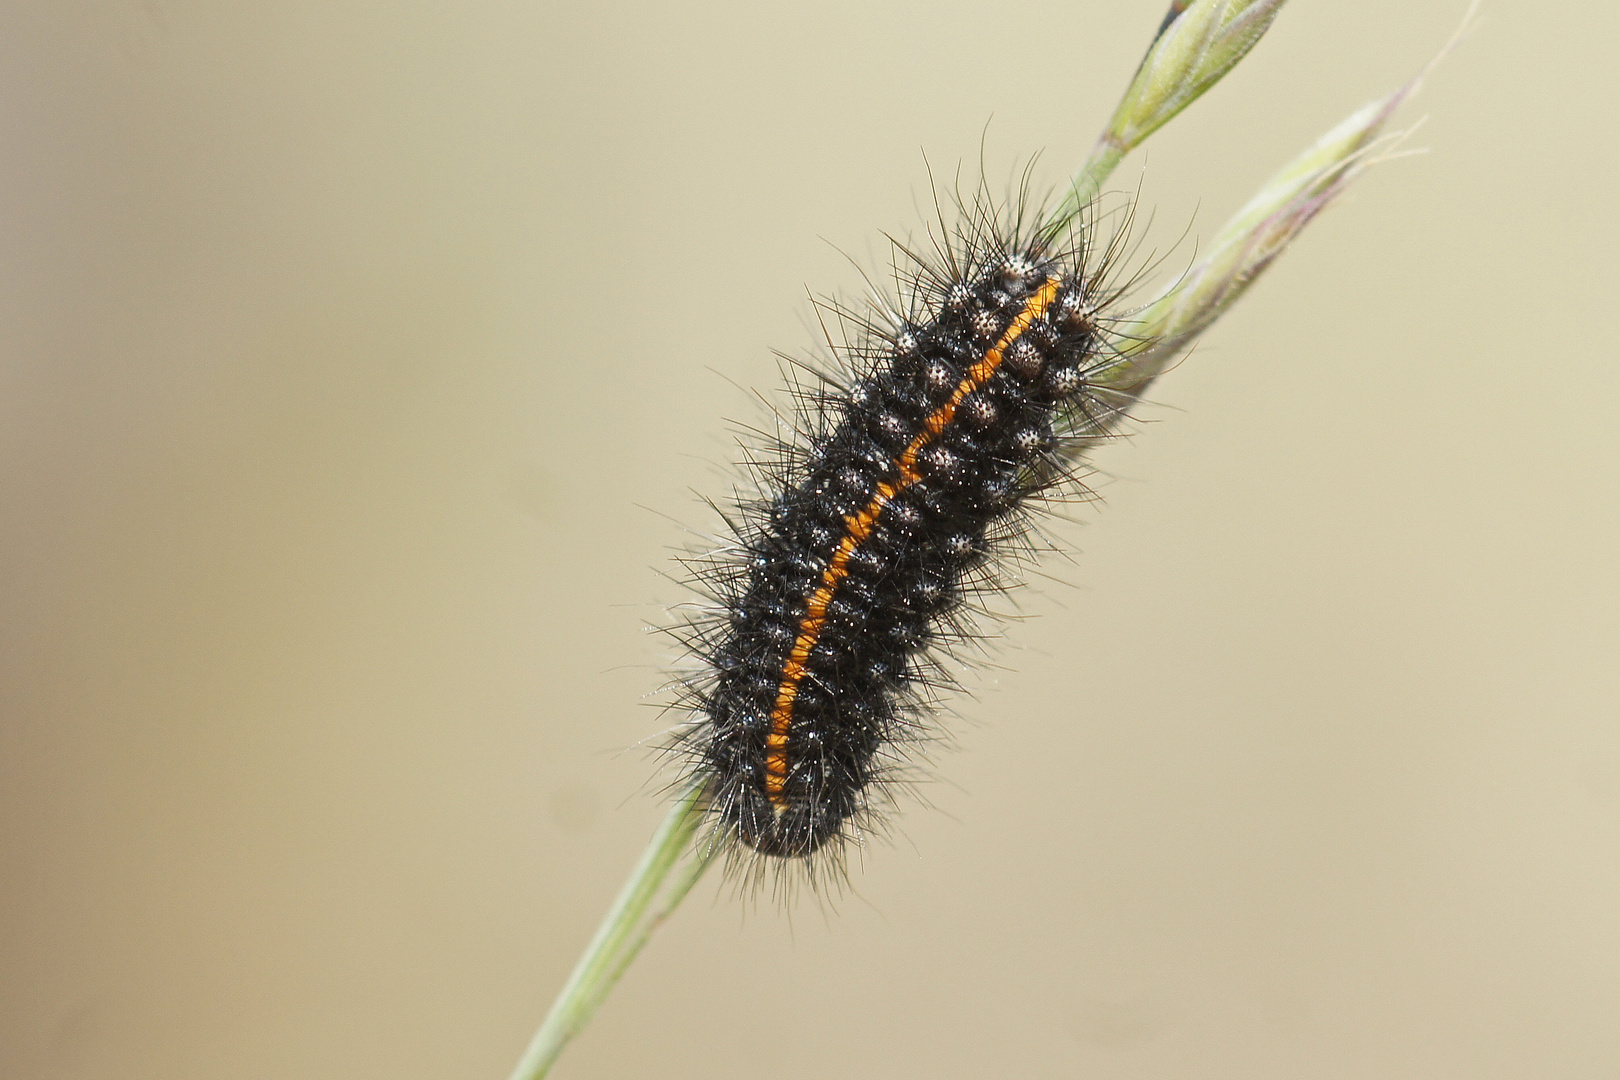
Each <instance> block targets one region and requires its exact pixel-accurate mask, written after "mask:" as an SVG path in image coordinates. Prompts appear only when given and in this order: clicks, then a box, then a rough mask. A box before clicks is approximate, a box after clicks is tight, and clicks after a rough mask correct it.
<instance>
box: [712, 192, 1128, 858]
mask: <svg viewBox="0 0 1620 1080" xmlns="http://www.w3.org/2000/svg"><path fill="white" fill-rule="evenodd" d="M957 202H958V204H959V205H961V202H962V201H961V200H960V199H958V200H957ZM1014 206H1015V210H1014V211H1013V212H1012V213H1010V214H999V213H998V212H997V211H996V210H995V208H994V204H993V203H992V201H991V200H990V199H988V198H986V197H983V196H981V197H980V198H978V199H977V200H976V201H975V203H974V205H973V206H971V207H963V208H962V214H963V217H962V224H961V225H960V226H958V227H957V228H955V229H954V230H951V231H950V232H948V233H945V234H942V235H938V236H936V237H935V241H934V244H933V250H932V251H931V252H929V253H928V254H919V253H918V252H917V251H915V250H913V249H911V248H908V247H906V246H904V245H899V244H897V245H896V247H897V251H898V253H899V254H898V258H899V260H900V263H901V265H900V266H899V267H898V268H897V270H896V279H897V281H898V282H899V284H900V287H899V295H898V296H897V297H895V298H894V299H893V300H892V301H887V302H886V301H884V300H883V299H882V298H877V299H876V300H875V301H874V302H873V304H872V305H871V308H870V310H868V311H864V312H851V311H849V310H846V309H844V308H834V309H833V310H834V312H835V313H836V314H837V315H838V316H839V321H840V323H841V324H842V326H843V328H844V330H845V331H846V334H845V336H844V337H843V339H842V340H840V339H838V337H837V336H836V335H834V334H829V345H830V347H831V351H832V354H833V357H834V361H835V367H836V368H838V369H839V370H837V371H834V372H831V373H827V372H822V371H820V370H811V371H810V378H811V379H813V380H815V385H812V386H810V387H808V388H805V387H801V388H799V390H798V392H797V398H798V408H797V412H796V415H795V416H793V417H792V418H791V419H790V422H789V425H788V427H789V429H790V431H791V433H792V437H791V438H787V439H784V440H781V441H779V442H778V443H777V445H775V446H771V447H768V448H767V452H766V453H764V454H762V455H756V456H755V458H754V471H755V473H756V477H755V479H756V481H757V488H758V492H759V494H758V496H757V497H756V498H753V499H751V500H744V501H743V502H741V504H740V505H739V506H738V508H737V512H736V513H735V514H733V515H728V523H729V524H730V525H731V528H732V531H733V534H734V535H733V539H732V541H731V542H730V543H729V544H727V545H726V546H725V547H724V549H722V550H721V551H719V552H718V553H715V554H712V555H710V556H708V557H706V558H704V559H702V560H698V561H697V562H696V563H695V564H694V570H695V576H696V580H697V583H698V585H699V586H700V587H701V588H702V589H704V590H705V591H706V592H707V593H708V594H709V596H710V598H711V599H712V600H713V601H714V602H715V603H716V605H717V614H716V615H715V616H714V617H713V618H711V619H710V620H708V621H706V622H700V623H697V624H695V625H694V626H693V627H692V630H691V633H690V634H689V635H688V636H689V640H690V643H691V645H692V647H693V650H694V652H695V653H696V654H697V655H698V656H699V657H700V658H701V661H702V663H703V665H704V669H705V670H704V673H703V675H702V676H701V677H700V678H698V679H696V680H694V681H692V682H691V683H690V684H689V685H688V691H687V694H686V698H685V701H684V704H685V705H686V706H687V707H689V708H691V709H692V710H693V711H694V712H695V713H696V715H697V720H696V721H695V722H694V723H693V724H691V725H690V726H689V727H688V728H687V729H686V730H685V732H684V733H683V735H682V738H681V741H680V746H681V749H682V750H683V752H684V753H685V755H686V757H687V760H688V762H689V764H690V769H691V771H692V772H693V773H694V774H695V776H696V778H697V779H698V781H699V782H701V783H703V784H705V785H706V786H707V794H706V802H707V806H708V809H709V812H710V814H711V816H712V818H713V830H712V834H711V836H712V839H711V843H720V844H726V845H731V844H733V843H735V844H737V845H740V847H739V848H733V850H734V851H738V852H740V854H741V855H742V856H743V857H744V858H745V859H746V858H752V857H753V855H754V854H756V853H757V855H761V856H777V857H782V858H788V859H797V858H803V857H806V856H811V855H814V854H817V853H820V852H824V851H830V852H831V854H832V858H833V859H834V861H837V859H838V850H839V848H840V846H841V844H842V843H843V842H844V841H847V840H849V839H851V838H853V837H855V836H858V835H859V834H861V833H863V832H865V831H868V830H870V829H871V828H872V827H873V824H874V812H875V810H876V808H877V807H878V806H879V805H880V804H881V803H882V802H883V801H885V799H886V797H887V794H888V788H889V787H890V786H891V785H892V783H893V782H894V781H895V779H896V777H897V775H898V774H897V771H896V768H897V766H898V765H899V764H900V763H901V762H902V761H903V760H904V756H905V748H906V747H907V746H908V745H911V744H914V743H915V742H916V740H917V739H918V738H919V736H920V735H922V734H923V733H924V731H925V730H926V726H925V717H926V715H927V714H928V712H929V710H930V708H931V706H932V705H933V704H934V700H935V698H936V696H937V695H936V691H937V690H938V689H939V688H940V687H942V686H944V685H947V684H948V683H949V682H950V680H949V677H948V675H947V674H946V672H945V670H944V668H943V667H941V666H940V665H939V663H938V662H937V656H936V651H937V650H941V649H943V650H944V651H945V652H946V653H947V654H948V653H949V651H950V649H951V648H952V646H953V645H955V644H959V643H961V642H962V641H964V640H967V639H969V638H971V637H972V636H974V634H975V631H974V618H973V606H974V605H973V601H974V599H975V598H976V597H977V596H978V595H980V594H982V593H984V592H986V591H990V590H995V589H997V588H998V587H999V586H998V582H999V580H1000V579H999V576H998V561H999V560H1002V559H1004V558H1005V557H1006V555H1007V554H1008V553H1009V552H1011V551H1014V550H1016V549H1017V546H1018V541H1019V540H1020V539H1021V538H1023V537H1024V536H1025V535H1026V533H1027V529H1028V527H1029V512H1030V510H1031V509H1032V507H1033V506H1035V505H1037V504H1038V502H1039V498H1038V497H1039V496H1040V495H1042V494H1043V493H1045V492H1047V491H1049V490H1050V489H1052V488H1053V487H1054V486H1057V485H1064V484H1072V483H1073V482H1074V477H1073V475H1072V472H1071V468H1072V462H1073V460H1074V450H1075V448H1076V441H1077V440H1084V439H1087V438H1094V437H1096V436H1098V435H1099V434H1101V433H1103V432H1105V431H1106V430H1107V429H1108V428H1109V427H1110V426H1112V424H1113V422H1114V421H1116V420H1117V419H1118V418H1119V417H1120V414H1121V412H1122V410H1123V408H1124V406H1125V405H1126V404H1127V403H1128V401H1127V400H1126V399H1125V398H1124V397H1122V396H1121V395H1118V394H1117V393H1114V392H1112V391H1109V390H1105V389H1103V388H1100V387H1096V386H1094V385H1093V384H1092V382H1091V375H1092V374H1093V372H1094V371H1096V370H1098V369H1099V367H1101V366H1105V365H1108V364H1111V363H1114V362H1117V361H1118V360H1119V359H1120V352H1119V347H1118V343H1117V342H1116V341H1115V340H1114V339H1113V337H1111V335H1109V334H1108V333H1106V332H1105V330H1106V328H1107V326H1108V325H1109V324H1110V323H1111V322H1112V321H1113V315H1112V314H1111V312H1110V305H1111V303H1112V302H1113V301H1115V300H1116V299H1117V296H1118V293H1119V290H1118V289H1116V288H1114V287H1112V286H1110V285H1109V284H1108V280H1107V278H1108V275H1107V272H1106V271H1107V268H1108V265H1109V264H1110V262H1111V261H1112V258H1111V256H1112V255H1114V254H1117V250H1118V249H1117V244H1110V245H1107V249H1106V250H1105V251H1103V252H1101V253H1100V254H1099V253H1098V252H1096V251H1094V250H1093V249H1094V248H1095V247H1096V245H1095V244H1094V243H1092V242H1091V239H1090V236H1089V233H1090V232H1091V231H1093V228H1092V227H1091V226H1088V225H1087V224H1084V222H1085V221H1087V220H1089V215H1082V216H1080V217H1079V218H1073V219H1069V220H1067V221H1064V222H1063V223H1061V224H1058V225H1054V224H1052V223H1046V224H1041V223H1040V222H1041V217H1042V216H1041V215H1040V214H1038V213H1032V212H1030V210H1029V207H1028V201H1027V199H1025V198H1020V199H1018V200H1016V201H1015V203H1014ZM1123 235H1124V232H1123V230H1122V231H1121V232H1119V233H1118V234H1117V236H1119V237H1123Z"/></svg>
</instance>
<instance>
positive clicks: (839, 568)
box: [765, 278, 1058, 811]
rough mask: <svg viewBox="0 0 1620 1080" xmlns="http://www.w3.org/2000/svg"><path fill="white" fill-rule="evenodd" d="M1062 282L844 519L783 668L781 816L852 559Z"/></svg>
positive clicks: (774, 779)
mask: <svg viewBox="0 0 1620 1080" xmlns="http://www.w3.org/2000/svg"><path fill="white" fill-rule="evenodd" d="M1057 291H1058V281H1057V279H1055V278H1047V279H1046V282H1045V284H1043V285H1042V286H1041V287H1040V289H1039V290H1037V291H1036V293H1035V295H1034V296H1031V297H1030V298H1029V302H1028V303H1026V304H1025V305H1024V309H1023V310H1022V311H1020V312H1019V313H1018V314H1017V315H1016V316H1015V317H1014V318H1013V321H1012V324H1011V325H1010V326H1008V327H1007V330H1006V332H1005V333H1003V334H1002V335H1001V338H1000V340H998V341H997V342H996V343H995V344H994V345H992V346H991V347H990V350H989V351H988V352H986V353H985V354H984V357H983V359H981V360H979V362H978V363H976V364H974V365H973V366H972V367H971V368H969V369H968V372H967V374H966V375H964V376H963V377H962V381H961V382H960V383H958V384H957V385H956V390H955V391H954V392H953V393H952V394H951V396H950V400H948V401H946V402H945V404H943V405H941V406H940V407H939V408H938V409H936V410H934V411H933V412H932V413H930V414H929V416H928V418H927V419H926V420H924V421H923V425H922V431H921V432H919V433H918V435H917V437H916V438H914V439H912V440H911V443H910V444H909V445H908V446H907V447H906V448H905V450H903V451H902V452H901V454H900V457H899V458H898V459H897V460H896V461H895V471H896V472H897V473H898V474H899V479H898V480H896V481H895V482H894V483H889V482H888V481H885V482H883V483H881V484H879V485H878V489H877V494H875V495H873V496H872V501H871V502H869V503H867V504H866V506H865V507H864V508H862V510H861V511H860V513H858V514H853V515H851V516H850V517H846V518H845V519H844V535H843V538H842V539H841V540H839V542H838V548H837V550H835V551H834V552H833V556H832V559H831V560H830V561H829V562H828V563H827V569H825V570H823V571H822V572H821V585H820V586H819V587H818V588H817V589H816V591H815V593H814V594H813V595H812V596H811V597H810V602H809V603H808V604H806V605H805V612H804V618H803V619H801V620H800V621H799V635H798V637H797V638H795V639H794V642H793V649H792V650H791V651H790V652H789V653H788V657H787V660H786V661H785V662H784V663H783V664H782V682H781V684H780V685H779V686H778V687H777V691H776V705H775V707H774V708H772V709H771V731H770V734H769V735H768V736H767V737H766V740H765V794H766V797H767V798H769V799H770V800H771V803H772V804H773V805H774V806H775V807H776V808H777V810H778V811H781V810H783V809H785V808H786V807H787V796H786V794H785V792H786V789H787V778H788V760H787V744H788V731H789V730H790V729H791V728H792V727H793V700H794V698H796V697H798V695H799V684H800V683H802V682H803V681H804V677H805V675H806V674H808V669H807V668H806V667H805V665H806V664H807V663H808V662H809V660H810V651H811V650H812V649H814V648H815V647H816V642H817V641H818V640H819V639H820V637H821V630H822V628H823V627H824V626H826V624H827V607H828V605H829V604H831V603H832V599H833V595H834V594H835V593H837V592H838V586H839V585H840V584H841V583H842V582H843V580H844V578H845V577H846V576H848V574H849V557H850V556H851V555H853V554H854V553H855V549H856V548H858V547H860V546H861V544H862V543H864V542H865V540H866V538H867V537H869V536H871V535H872V529H873V528H874V527H875V526H876V525H877V519H878V516H879V515H880V514H882V513H883V508H884V507H886V506H888V505H889V503H890V502H892V501H893V500H894V497H895V496H896V495H899V494H900V493H901V492H902V491H904V490H906V489H907V488H909V487H910V486H911V485H913V484H915V483H916V482H917V481H918V480H921V479H922V475H921V474H920V473H919V472H918V471H917V457H918V455H919V454H921V453H922V452H923V451H924V450H926V449H927V448H928V446H929V444H930V443H932V442H934V441H935V440H936V439H938V438H939V436H940V433H941V432H943V431H944V430H945V428H946V427H947V426H948V425H949V424H950V422H951V420H952V419H954V418H955V416H956V410H957V408H958V407H959V406H960V405H961V404H962V399H963V398H965V397H967V396H968V395H969V394H971V393H973V391H975V390H977V389H979V388H980V387H982V386H983V385H984V384H985V383H987V382H989V381H990V377H991V376H992V375H994V374H995V373H996V369H997V368H999V367H1000V366H1001V360H1002V357H1003V356H1004V355H1005V354H1006V351H1007V349H1008V347H1009V346H1011V345H1012V343H1013V342H1014V341H1017V340H1018V338H1019V337H1020V336H1021V335H1022V334H1023V333H1024V331H1026V330H1028V329H1029V328H1030V326H1031V324H1033V323H1034V322H1035V320H1036V319H1038V318H1040V317H1041V315H1042V314H1043V313H1044V312H1045V311H1046V309H1047V307H1048V306H1049V305H1050V304H1051V303H1052V300H1053V298H1054V297H1056V296H1057Z"/></svg>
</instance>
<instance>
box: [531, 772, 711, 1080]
mask: <svg viewBox="0 0 1620 1080" xmlns="http://www.w3.org/2000/svg"><path fill="white" fill-rule="evenodd" d="M705 795H706V791H705V789H704V787H703V785H701V784H695V785H693V786H692V787H691V788H690V789H689V790H688V791H687V792H686V793H685V794H683V795H682V796H681V798H680V799H679V800H678V801H677V802H676V803H675V805H674V806H672V807H671V808H670V811H669V814H668V816H666V817H665V818H664V821H663V824H661V825H660V826H659V827H658V831H657V832H656V833H654V834H653V838H652V840H651V841H650V842H649V843H648V845H647V850H646V851H645V852H643V853H642V856H641V860H640V861H639V862H638V863H637V864H636V868H635V869H634V870H632V871H631V872H630V878H629V880H628V881H626V882H625V883H624V888H623V889H621V890H620V891H619V896H618V899H616V900H614V902H613V906H612V907H611V908H609V909H608V913H607V916H606V917H605V918H604V919H603V920H602V925H601V926H599V927H597V929H596V936H595V937H593V938H592V939H591V943H590V945H588V946H586V949H585V955H583V956H581V957H580V958H579V963H578V964H576V965H575V966H574V971H573V974H571V975H569V976H568V982H567V983H566V984H565V985H564V986H563V988H562V993H560V994H558V995H557V1000H556V1001H555V1002H553V1003H552V1006H551V1012H550V1013H548V1014H547V1015H546V1019H545V1022H544V1023H543V1024H541V1025H540V1030H539V1031H536V1032H535V1033H534V1038H533V1040H531V1041H530V1043H529V1048H528V1049H527V1050H525V1051H524V1052H523V1057H522V1058H521V1059H519V1061H518V1064H517V1068H515V1069H513V1070H512V1076H511V1080H540V1078H541V1077H543V1076H545V1075H546V1073H547V1072H548V1071H549V1070H550V1069H551V1065H552V1063H553V1062H554V1061H556V1060H557V1055H559V1054H561V1053H562V1050H563V1047H565V1046H567V1045H568V1042H569V1040H570V1039H572V1038H573V1037H574V1036H575V1035H577V1034H578V1033H579V1032H580V1030H581V1029H583V1028H584V1027H585V1025H586V1024H587V1023H589V1022H590V1019H591V1017H592V1016H593V1015H594V1014H595V1013H596V1010H597V1007H598V1006H600V1005H601V1004H602V1002H603V1000H604V999H605V998H606V997H607V995H608V991H610V990H612V989H613V984H614V983H616V982H618V981H619V976H621V975H623V974H624V971H625V969H626V968H628V967H629V966H630V962H631V961H632V960H634V959H635V958H636V954H637V953H639V952H640V951H641V947H642V946H643V945H645V944H647V941H648V940H649V939H650V938H651V937H652V935H653V931H655V930H657V929H658V927H659V926H660V925H661V924H662V923H663V921H664V919H665V918H667V917H668V916H669V914H670V912H672V911H674V910H675V908H676V907H677V906H678V905H679V904H680V902H681V901H682V900H683V899H685V898H686V894H687V893H688V892H690V891H691V889H692V886H693V885H695V884H696V883H697V879H698V878H699V877H701V876H702V875H703V871H704V870H706V869H708V866H709V863H710V862H711V861H712V854H713V853H712V852H710V851H702V852H694V851H691V845H692V837H693V835H694V834H695V833H696V832H697V829H698V826H699V825H700V824H701V823H702V822H703V819H704V816H705V813H704V806H705V803H706V799H705ZM683 855H684V856H688V857H687V858H685V859H684V860H683V859H682V856H683ZM683 862H684V865H683ZM677 868H679V872H675V871H676V870H677ZM672 875H673V876H672ZM666 882H667V883H669V889H668V890H667V891H664V886H665V884H666ZM661 892H663V900H662V902H659V903H655V901H657V900H658V898H659V895H660V893H661Z"/></svg>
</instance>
